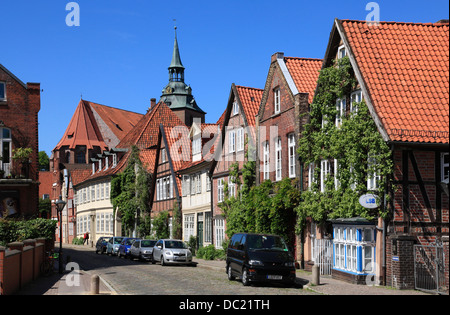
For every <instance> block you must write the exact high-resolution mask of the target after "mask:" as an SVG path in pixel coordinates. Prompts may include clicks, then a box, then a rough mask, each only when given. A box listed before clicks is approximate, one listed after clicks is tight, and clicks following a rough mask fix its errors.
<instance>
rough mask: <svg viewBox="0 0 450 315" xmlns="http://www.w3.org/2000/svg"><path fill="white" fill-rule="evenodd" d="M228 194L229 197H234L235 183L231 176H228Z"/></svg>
mask: <svg viewBox="0 0 450 315" xmlns="http://www.w3.org/2000/svg"><path fill="white" fill-rule="evenodd" d="M228 194H229V196H230V197H236V183H235V182H234V178H233V177H232V176H228Z"/></svg>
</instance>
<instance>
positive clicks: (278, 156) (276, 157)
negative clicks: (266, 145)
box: [275, 137, 281, 180]
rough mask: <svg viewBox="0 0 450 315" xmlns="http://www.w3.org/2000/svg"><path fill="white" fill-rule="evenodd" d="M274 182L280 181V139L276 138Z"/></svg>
mask: <svg viewBox="0 0 450 315" xmlns="http://www.w3.org/2000/svg"><path fill="white" fill-rule="evenodd" d="M275 159H276V168H275V180H281V137H278V138H277V139H276V142H275Z"/></svg>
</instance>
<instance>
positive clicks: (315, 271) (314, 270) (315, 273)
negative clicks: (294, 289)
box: [311, 265, 320, 285]
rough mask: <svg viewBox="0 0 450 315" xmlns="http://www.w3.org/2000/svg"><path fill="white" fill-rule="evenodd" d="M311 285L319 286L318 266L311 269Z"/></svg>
mask: <svg viewBox="0 0 450 315" xmlns="http://www.w3.org/2000/svg"><path fill="white" fill-rule="evenodd" d="M311 283H312V284H314V285H319V284H320V268H319V266H318V265H314V266H313V267H312V280H311Z"/></svg>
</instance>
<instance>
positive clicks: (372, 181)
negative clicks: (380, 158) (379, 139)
mask: <svg viewBox="0 0 450 315" xmlns="http://www.w3.org/2000/svg"><path fill="white" fill-rule="evenodd" d="M376 165H377V162H376V159H375V158H374V157H370V156H369V159H368V161H367V168H368V174H367V190H376V189H378V181H379V180H380V179H381V176H380V175H379V174H378V173H377V171H376Z"/></svg>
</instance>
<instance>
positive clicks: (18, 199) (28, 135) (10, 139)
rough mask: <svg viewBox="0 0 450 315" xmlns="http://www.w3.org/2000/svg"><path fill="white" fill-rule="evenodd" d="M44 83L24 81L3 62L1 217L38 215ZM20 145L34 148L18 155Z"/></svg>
mask: <svg viewBox="0 0 450 315" xmlns="http://www.w3.org/2000/svg"><path fill="white" fill-rule="evenodd" d="M40 107H41V101H40V84H39V83H27V84H25V83H23V82H22V81H21V80H20V79H19V78H17V77H16V76H15V75H14V74H12V73H11V72H10V71H9V70H8V69H6V68H5V67H4V66H3V65H1V64H0V157H1V159H0V218H6V217H25V218H27V217H33V216H38V214H39V213H38V194H39V172H38V170H39V162H38V150H39V147H38V113H39V110H40ZM19 149H31V154H30V155H29V156H27V157H25V158H24V159H21V160H19V159H15V158H14V155H15V154H14V153H15V152H17V151H16V150H19Z"/></svg>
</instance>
